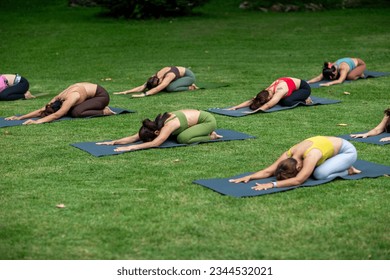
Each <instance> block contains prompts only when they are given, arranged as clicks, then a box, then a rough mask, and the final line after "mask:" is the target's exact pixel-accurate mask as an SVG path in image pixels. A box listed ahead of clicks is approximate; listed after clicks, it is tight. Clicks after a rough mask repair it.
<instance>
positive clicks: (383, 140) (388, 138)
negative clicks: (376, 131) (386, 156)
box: [379, 137, 390, 142]
mask: <svg viewBox="0 0 390 280" xmlns="http://www.w3.org/2000/svg"><path fill="white" fill-rule="evenodd" d="M387 141H390V137H384V138H382V139H381V140H379V142H387Z"/></svg>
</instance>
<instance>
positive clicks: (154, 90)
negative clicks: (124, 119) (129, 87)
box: [133, 74, 175, 97]
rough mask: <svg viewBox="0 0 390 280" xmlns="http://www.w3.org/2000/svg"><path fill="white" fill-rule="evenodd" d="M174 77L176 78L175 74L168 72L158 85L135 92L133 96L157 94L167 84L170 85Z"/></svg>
mask: <svg viewBox="0 0 390 280" xmlns="http://www.w3.org/2000/svg"><path fill="white" fill-rule="evenodd" d="M174 78H175V76H174V75H173V74H168V75H166V76H165V78H164V79H163V80H162V82H161V83H160V84H159V85H158V86H156V87H154V88H152V89H150V90H148V91H146V92H145V93H141V94H133V97H145V96H148V95H154V94H157V93H159V92H160V91H162V90H164V89H165V88H166V87H167V86H169V84H170V83H171V82H172V81H173V79H174ZM145 87H146V85H145Z"/></svg>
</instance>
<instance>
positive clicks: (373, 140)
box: [338, 131, 390, 145]
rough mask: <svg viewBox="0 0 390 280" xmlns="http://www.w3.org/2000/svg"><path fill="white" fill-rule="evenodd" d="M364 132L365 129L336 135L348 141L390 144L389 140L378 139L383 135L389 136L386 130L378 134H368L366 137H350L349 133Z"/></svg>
mask: <svg viewBox="0 0 390 280" xmlns="http://www.w3.org/2000/svg"><path fill="white" fill-rule="evenodd" d="M366 132H367V131H363V132H356V133H350V134H344V135H340V136H338V137H340V138H343V139H345V140H348V141H356V142H362V143H369V144H376V145H386V144H390V141H386V142H380V141H379V140H380V139H382V138H384V137H390V133H386V132H383V133H381V134H379V135H375V136H370V137H367V138H352V137H351V134H362V133H366Z"/></svg>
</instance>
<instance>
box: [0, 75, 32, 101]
mask: <svg viewBox="0 0 390 280" xmlns="http://www.w3.org/2000/svg"><path fill="white" fill-rule="evenodd" d="M29 87H30V84H29V82H28V81H27V79H26V78H24V77H22V76H20V75H19V74H2V75H0V100H1V101H12V100H18V99H23V98H24V99H31V98H34V96H33V95H32V94H31V93H30V92H29V90H28V89H29Z"/></svg>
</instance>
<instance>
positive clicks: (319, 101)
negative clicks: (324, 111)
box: [207, 96, 341, 117]
mask: <svg viewBox="0 0 390 280" xmlns="http://www.w3.org/2000/svg"><path fill="white" fill-rule="evenodd" d="M311 99H312V101H313V103H312V104H306V103H305V102H299V103H297V104H295V105H293V106H281V105H276V106H274V107H272V108H271V109H268V110H266V111H257V112H256V113H255V114H257V113H272V112H276V111H282V110H288V109H293V108H295V107H297V106H308V107H309V106H316V105H328V104H336V103H340V102H341V101H340V100H333V99H328V98H322V97H316V96H311ZM228 108H230V107H226V108H210V109H207V111H209V112H212V113H215V114H220V115H225V116H229V117H244V116H248V115H251V114H253V113H252V112H251V111H252V110H251V109H249V107H244V108H240V109H237V110H227V109H228Z"/></svg>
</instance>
